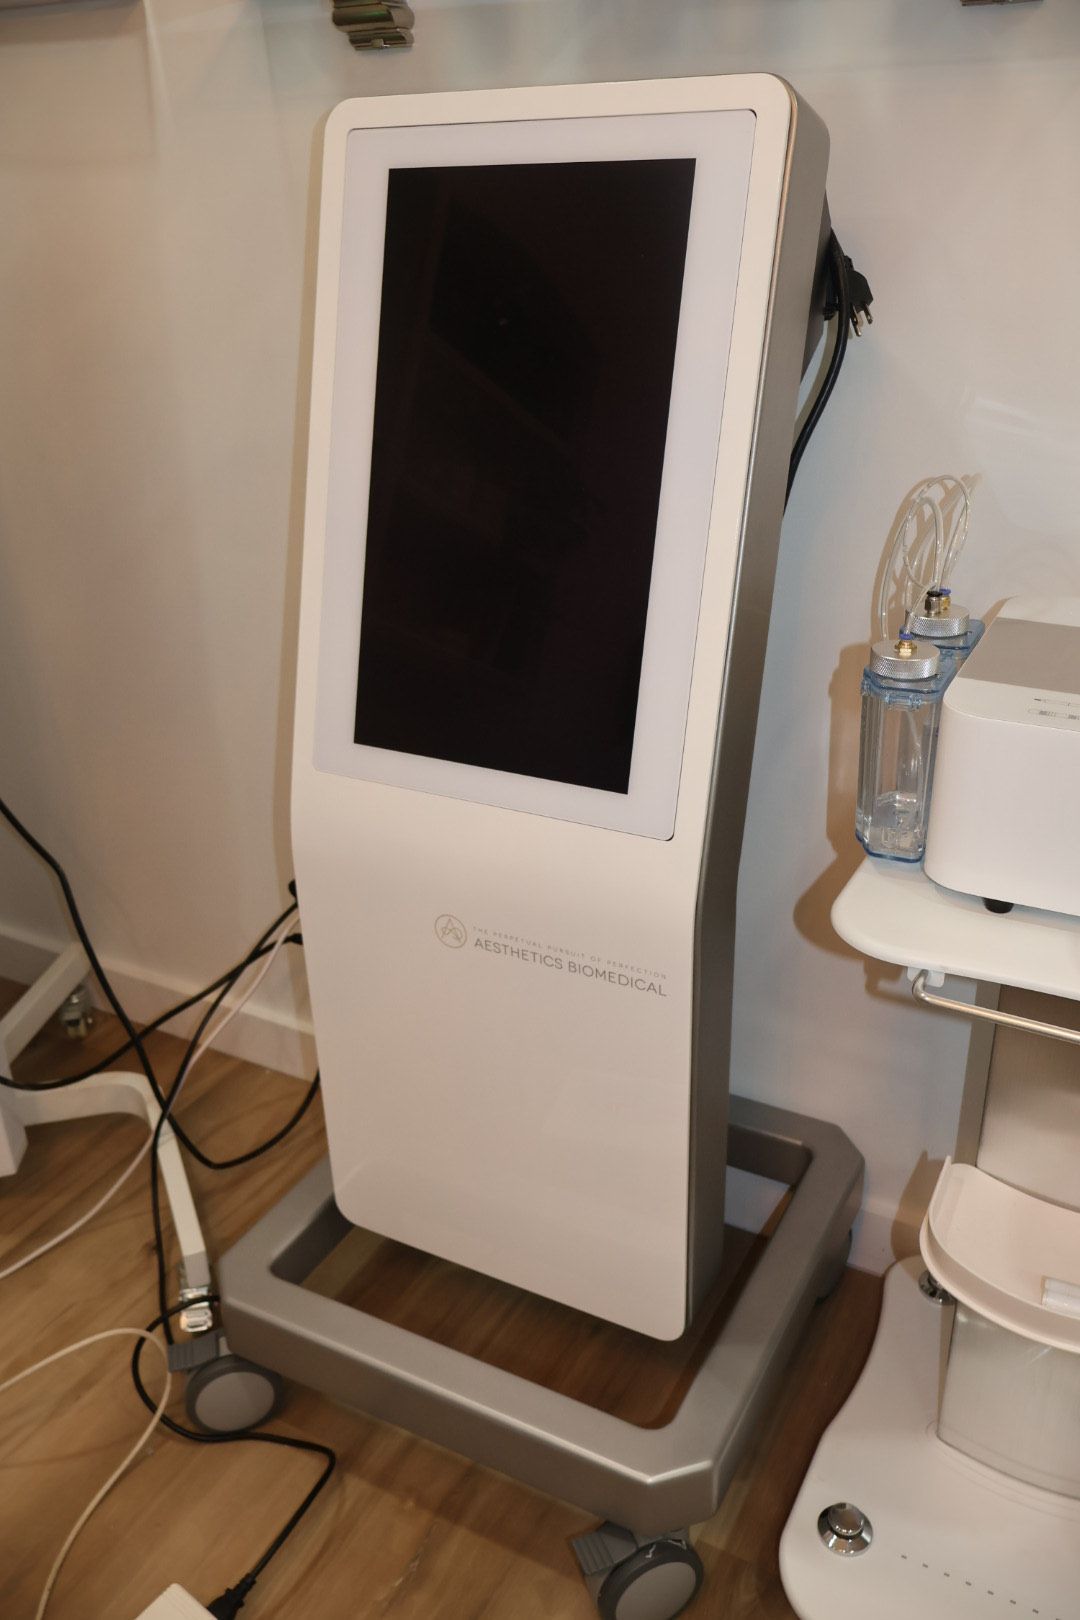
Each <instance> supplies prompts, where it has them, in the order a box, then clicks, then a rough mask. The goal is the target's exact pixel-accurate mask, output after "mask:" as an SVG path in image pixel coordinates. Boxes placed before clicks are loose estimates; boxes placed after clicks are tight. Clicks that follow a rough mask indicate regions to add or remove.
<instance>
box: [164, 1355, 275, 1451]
mask: <svg viewBox="0 0 1080 1620" xmlns="http://www.w3.org/2000/svg"><path fill="white" fill-rule="evenodd" d="M284 1398H285V1386H284V1384H283V1383H282V1381H281V1379H280V1378H279V1377H278V1375H277V1373H272V1372H268V1371H267V1369H266V1368H265V1367H257V1366H256V1365H255V1363H254V1362H253V1361H245V1360H244V1358H243V1356H234V1355H232V1354H228V1355H224V1356H217V1357H216V1358H215V1359H214V1360H213V1361H208V1362H207V1363H206V1364H205V1366H202V1367H196V1369H195V1371H194V1372H193V1373H192V1374H191V1375H190V1377H189V1378H188V1381H187V1386H186V1388H185V1390H184V1405H185V1406H186V1407H187V1414H188V1417H189V1418H190V1419H191V1421H192V1423H194V1424H195V1426H196V1428H198V1429H205V1430H206V1432H207V1433H208V1434H227V1433H229V1432H231V1431H234V1430H236V1429H254V1428H257V1427H258V1425H259V1424H260V1423H265V1422H267V1420H268V1419H269V1418H272V1417H273V1416H274V1414H275V1413H276V1412H277V1411H279V1410H280V1408H281V1403H282V1401H283V1400H284Z"/></svg>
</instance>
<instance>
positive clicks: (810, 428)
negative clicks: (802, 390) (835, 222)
mask: <svg viewBox="0 0 1080 1620" xmlns="http://www.w3.org/2000/svg"><path fill="white" fill-rule="evenodd" d="M826 280H827V285H828V293H827V295H826V303H825V319H826V320H827V321H829V320H833V319H835V320H836V323H837V325H836V336H835V338H834V339H833V350H832V354H831V355H830V356H829V363H828V365H827V366H826V368H825V374H824V376H823V377H822V379H821V383H820V386H819V388H818V391H817V394H816V395H815V397H814V403H813V404H812V405H811V407H810V409H809V411H808V412H807V413H806V417H805V420H804V421H803V425H802V427H801V428H800V430H799V434H798V437H797V438H796V440H795V443H794V445H793V446H792V450H791V461H790V463H789V465H788V481H787V494H786V495H785V497H784V504H785V505H786V504H787V501H788V500H789V499H790V497H791V486H792V485H793V484H794V482H795V474H796V473H797V472H798V470H799V463H800V462H801V461H802V458H803V455H804V453H805V450H806V447H807V445H808V444H809V443H810V440H811V438H812V437H813V434H814V429H815V428H816V427H817V425H818V423H819V422H820V421H821V418H822V416H823V415H824V412H825V407H826V405H827V404H828V403H829V400H830V398H831V397H832V391H833V389H834V388H835V387H836V380H837V378H838V377H839V375H840V369H841V367H842V366H843V364H844V358H845V356H846V354H847V345H848V334H849V329H850V331H851V332H853V333H854V335H855V336H856V337H859V336H860V335H861V333H862V323H863V321H864V320H865V321H869V322H871V323H873V319H874V317H873V315H872V314H871V313H870V305H871V304H872V303H873V302H874V295H873V293H872V292H871V291H870V283H869V282H868V281H867V279H866V277H865V276H864V275H863V273H862V271H861V270H856V268H855V266H854V265H853V264H852V262H851V260H850V258H849V257H848V255H847V254H846V253H845V252H844V250H843V248H842V247H841V246H840V243H839V240H838V239H837V235H836V232H835V231H830V233H829V244H828V248H827V249H826Z"/></svg>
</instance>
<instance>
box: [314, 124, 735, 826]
mask: <svg viewBox="0 0 1080 1620" xmlns="http://www.w3.org/2000/svg"><path fill="white" fill-rule="evenodd" d="M755 127H756V116H755V114H754V113H753V112H752V111H749V110H745V109H738V110H712V111H704V112H686V113H650V114H633V115H610V116H600V117H584V118H577V117H575V118H561V119H541V120H523V121H521V122H510V123H501V122H500V123H494V122H492V123H475V124H438V125H408V126H391V127H377V128H365V129H360V130H353V131H351V132H350V133H349V134H348V137H347V144H346V161H345V178H344V194H343V198H342V210H343V212H342V220H341V255H340V278H339V284H338V300H337V328H336V335H335V344H334V384H333V407H332V415H331V437H330V456H329V467H328V487H327V510H326V540H325V552H324V575H323V599H322V613H321V630H320V644H319V662H318V691H317V698H316V712H315V734H314V764H315V767H316V769H317V770H320V771H325V772H328V773H330V774H333V775H337V776H345V777H353V778H357V779H360V780H364V781H369V782H376V783H382V784H384V785H387V786H392V787H400V788H408V789H413V790H416V791H420V792H425V793H433V794H439V795H442V796H444V797H448V798H454V799H464V800H467V801H471V802H473V803H478V804H485V805H493V806H498V807H500V808H503V809H507V810H519V811H525V812H529V813H532V814H535V815H541V816H547V817H552V818H555V819H558V820H565V821H574V822H578V823H581V824H584V825H588V826H596V827H604V828H609V829H611V830H613V831H620V832H628V833H635V834H639V835H642V836H645V837H650V838H659V839H667V838H670V837H671V836H672V832H673V830H674V824H675V811H676V807H677V803H678V792H679V776H680V770H681V764H682V754H683V745H684V738H685V731H686V719H687V711H688V705H689V695H690V682H691V675H692V670H693V659H694V645H695V640H696V633H697V621H698V613H699V607H700V599H701V585H702V576H703V572H704V565H705V553H706V547H707V542H708V536H709V524H710V515H711V508H712V500H713V492H714V481H715V476H716V459H717V450H718V445H719V439H720V425H721V417H722V413H723V407H724V395H725V385H726V377H727V365H728V354H729V350H730V344H731V336H732V330H733V326H734V318H735V302H736V290H737V284H738V273H739V266H740V261H741V257H742V246H743V235H744V228H745V219H746V208H747V200H748V195H749V188H750V170H751V161H752V156H753V148H754V135H755ZM658 157H659V158H662V157H682V158H685V157H692V158H694V159H695V160H696V171H695V181H694V192H693V200H692V205H691V214H690V226H689V233H688V239H687V254H686V267H685V274H684V282H683V297H682V305H681V309H680V318H679V330H678V336H677V340H676V350H675V364H674V372H673V377H672V389H671V405H670V414H669V421H668V433H667V443H666V447H665V455H664V463H663V475H662V483H661V492H660V504H659V512H658V518H657V530H656V544H655V550H654V556H653V568H652V577H651V581H650V590H649V606H648V614H647V618H646V626H645V642H644V651H643V657H642V667H641V681H640V687H639V697H638V709H637V718H636V725H635V733H634V747H633V755H632V760H631V769H630V784H629V791H628V792H627V793H625V794H622V793H612V792H608V791H604V790H602V789H597V788H589V787H582V786H579V785H576V784H571V783H565V782H553V781H548V780H545V779H541V778H537V777H529V776H520V775H516V774H514V773H511V772H504V771H497V770H491V769H487V768H484V767H480V766H474V765H465V764H460V763H458V762H455V761H450V760H440V759H430V758H425V757H421V756H418V755H411V754H402V753H397V752H394V751H392V750H389V749H381V748H373V747H370V746H367V745H364V744H357V743H356V742H354V741H353V732H354V726H355V711H356V673H357V659H358V654H359V646H360V617H361V603H362V596H363V573H364V551H365V540H366V533H367V502H368V488H369V482H370V457H371V435H372V422H373V417H374V402H375V376H376V365H377V356H378V336H379V316H380V305H381V290H382V261H383V247H384V225H385V218H386V197H387V185H388V175H389V172H390V170H391V169H395V168H413V167H442V166H453V165H458V164H495V163H544V162H549V163H551V162H568V161H570V162H572V161H581V162H587V161H604V160H607V161H619V160H620V159H633V158H658ZM357 289H360V296H357V295H356V290H357Z"/></svg>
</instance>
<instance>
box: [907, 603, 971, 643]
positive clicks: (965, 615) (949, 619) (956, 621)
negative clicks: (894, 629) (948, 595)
mask: <svg viewBox="0 0 1080 1620" xmlns="http://www.w3.org/2000/svg"><path fill="white" fill-rule="evenodd" d="M970 623H971V614H970V613H969V612H968V610H967V608H966V607H961V606H960V604H959V603H958V602H950V603H949V604H948V606H947V607H946V609H945V612H944V613H926V612H919V611H915V612H913V613H909V614H908V621H907V628H908V629H909V630H910V631H911V633H912V635H913V636H926V637H927V639H928V640H930V641H940V640H941V639H942V638H943V637H944V636H964V635H966V634H967V629H968V625H969V624H970Z"/></svg>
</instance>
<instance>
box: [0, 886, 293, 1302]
mask: <svg viewBox="0 0 1080 1620" xmlns="http://www.w3.org/2000/svg"><path fill="white" fill-rule="evenodd" d="M294 923H295V918H293V917H291V916H290V917H289V918H288V920H287V921H286V922H284V923H282V925H281V927H280V929H279V930H278V932H277V934H276V935H275V937H274V941H273V944H272V945H271V947H270V949H269V951H268V952H267V954H266V956H265V957H264V958H263V959H262V961H261V962H260V963H259V971H258V972H257V973H256V975H255V977H254V978H253V979H252V981H251V983H250V984H249V985H248V987H247V989H246V990H245V991H244V993H243V995H242V996H241V997H240V999H239V1000H238V1001H236V1002H234V1003H233V1005H232V1006H231V1007H230V1008H229V1011H228V1012H227V1013H226V1014H225V1016H224V1018H222V1019H221V1020H220V1022H219V1023H218V1024H217V1025H216V1027H215V1028H214V1029H213V1030H212V1031H211V1032H210V1033H209V1034H208V1035H206V1036H204V1038H203V1040H202V1041H201V1043H200V1044H199V1046H197V1047H196V1049H195V1052H194V1054H193V1056H192V1059H191V1062H190V1063H189V1064H188V1066H187V1069H186V1070H185V1072H184V1076H183V1079H182V1080H181V1081H180V1084H179V1085H178V1086H177V1087H176V1090H175V1091H174V1093H173V1095H172V1097H171V1098H170V1099H169V1101H168V1103H167V1105H166V1107H165V1109H164V1114H165V1116H166V1118H167V1117H168V1115H169V1114H170V1113H171V1112H172V1109H173V1108H174V1107H175V1105H176V1100H177V1098H178V1097H179V1095H180V1093H181V1091H182V1090H183V1088H184V1086H185V1085H186V1083H187V1080H188V1077H189V1076H190V1074H191V1071H192V1069H193V1068H194V1067H195V1065H196V1063H197V1062H198V1061H199V1059H200V1058H201V1057H202V1055H203V1053H204V1052H206V1051H208V1050H209V1048H210V1047H211V1046H212V1045H213V1044H214V1042H215V1041H216V1040H217V1038H218V1036H219V1035H220V1034H221V1032H222V1030H223V1029H224V1028H225V1027H226V1025H227V1024H229V1023H231V1022H232V1020H233V1019H234V1018H235V1017H236V1015H237V1013H238V1012H239V1011H240V1010H241V1008H242V1007H243V1006H244V1005H245V1004H246V1003H247V1001H248V1000H249V998H250V997H251V996H252V995H253V994H254V993H255V991H256V990H257V989H258V988H259V985H260V984H261V983H262V982H263V980H264V979H265V977H266V975H267V974H268V973H269V971H270V969H271V967H272V966H273V964H274V961H275V960H276V958H277V955H278V952H279V951H280V950H281V947H282V946H283V945H284V944H285V941H286V939H287V937H288V935H289V934H290V932H291V931H292V928H293V926H294ZM103 1078H104V1076H103ZM156 1124H157V1121H155V1122H154V1125H151V1127H150V1134H149V1135H148V1136H147V1138H146V1141H145V1142H144V1143H143V1145H142V1147H141V1148H140V1149H139V1151H138V1153H136V1155H135V1157H134V1158H133V1159H132V1161H131V1163H130V1164H129V1165H127V1166H126V1167H125V1169H123V1170H122V1171H121V1172H120V1174H119V1176H117V1178H116V1180H115V1181H114V1182H113V1184H112V1186H111V1187H109V1188H107V1189H106V1191H105V1192H104V1193H102V1195H101V1197H100V1198H99V1199H98V1201H97V1203H96V1204H93V1205H92V1206H91V1208H90V1209H88V1210H87V1211H86V1212H85V1214H83V1215H80V1216H79V1218H78V1220H77V1221H73V1222H72V1224H71V1225H70V1226H68V1227H66V1228H65V1229H64V1231H63V1232H59V1233H57V1235H56V1237H52V1238H49V1239H48V1241H47V1242H45V1243H42V1244H39V1246H38V1247H37V1248H36V1249H31V1251H30V1253H29V1254H24V1255H23V1257H22V1259H21V1260H16V1261H15V1262H14V1263H13V1264H12V1265H10V1266H5V1267H4V1269H3V1270H2V1271H0V1282H4V1281H5V1280H6V1279H7V1278H8V1277H11V1276H14V1274H15V1272H17V1271H21V1270H22V1269H23V1267H24V1266H28V1265H30V1264H31V1263H32V1262H33V1261H34V1260H39V1259H40V1258H41V1256H42V1255H43V1254H48V1253H49V1250H50V1249H55V1248H58V1247H59V1245H60V1244H61V1243H65V1242H66V1241H67V1239H68V1238H69V1237H74V1235H75V1233H76V1232H81V1231H82V1229H83V1227H84V1226H86V1225H88V1223H89V1222H90V1221H92V1220H93V1219H94V1216H95V1215H97V1214H98V1212H99V1211H100V1210H102V1209H104V1208H105V1205H106V1204H107V1203H108V1202H109V1200H110V1199H111V1198H113V1197H115V1195H116V1194H117V1193H118V1192H119V1191H120V1188H121V1187H122V1186H123V1185H124V1183H125V1182H126V1181H127V1180H128V1178H129V1177H130V1176H132V1175H133V1174H134V1173H135V1171H136V1170H137V1169H138V1167H139V1165H140V1164H142V1162H143V1160H144V1159H145V1158H146V1155H147V1154H148V1153H149V1152H150V1148H151V1145H152V1143H153V1140H154V1131H155V1127H156Z"/></svg>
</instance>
